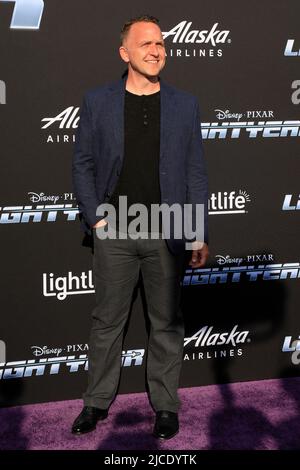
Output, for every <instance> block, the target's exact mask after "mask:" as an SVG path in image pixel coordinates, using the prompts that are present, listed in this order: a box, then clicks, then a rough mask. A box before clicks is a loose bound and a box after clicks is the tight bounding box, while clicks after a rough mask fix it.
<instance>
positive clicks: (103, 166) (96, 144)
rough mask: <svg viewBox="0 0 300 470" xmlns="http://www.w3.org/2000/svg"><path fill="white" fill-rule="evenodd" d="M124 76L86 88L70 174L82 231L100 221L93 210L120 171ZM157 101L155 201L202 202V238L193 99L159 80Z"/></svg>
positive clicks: (202, 185)
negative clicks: (157, 193)
mask: <svg viewBox="0 0 300 470" xmlns="http://www.w3.org/2000/svg"><path fill="white" fill-rule="evenodd" d="M126 78H127V77H126V76H125V77H124V78H122V79H121V80H118V81H117V82H113V83H110V84H108V85H105V86H102V87H99V88H96V89H95V90H91V91H89V92H87V93H86V94H85V96H84V99H83V104H82V108H81V113H80V121H79V126H78V129H77V133H76V143H75V151H74V157H73V164H72V174H73V187H74V193H75V196H76V199H77V202H78V206H79V210H80V213H81V222H82V225H83V228H84V230H85V231H86V232H87V233H91V227H92V226H93V225H95V224H96V222H98V221H99V220H101V217H99V216H97V215H96V209H97V207H98V205H100V204H101V203H103V202H108V200H109V199H110V197H111V195H112V193H113V191H114V188H115V187H116V184H117V181H118V178H119V175H120V172H121V168H122V163H123V156H124V99H125V86H126ZM160 105H161V119H160V122H161V124H160V126H161V134H160V161H159V183H160V189H161V203H167V204H168V205H171V204H173V203H179V204H181V205H182V206H183V204H185V203H191V204H193V205H194V204H196V203H198V204H204V206H205V231H204V233H205V236H204V241H205V242H207V241H208V229H207V225H208V224H207V219H208V217H207V214H208V210H207V204H208V189H207V173H206V167H205V162H204V157H203V146H202V138H201V130H200V111H199V106H198V101H197V98H196V97H194V96H193V95H191V94H189V93H187V92H185V91H181V90H178V89H176V88H174V87H172V86H170V85H168V84H167V83H165V82H164V81H163V80H162V79H160ZM166 241H167V243H168V245H169V248H170V249H171V251H172V252H174V253H180V252H182V251H184V249H185V245H184V243H185V242H184V239H181V240H178V239H173V238H172V235H171V239H170V240H166Z"/></svg>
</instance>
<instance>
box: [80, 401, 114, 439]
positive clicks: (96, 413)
mask: <svg viewBox="0 0 300 470" xmlns="http://www.w3.org/2000/svg"><path fill="white" fill-rule="evenodd" d="M107 416H108V410H101V409H100V408H95V407H94V406H84V407H83V409H82V411H81V413H80V415H79V416H77V418H76V419H75V421H74V423H73V426H72V433H73V434H84V433H86V432H90V431H93V430H94V429H96V424H97V422H98V421H102V420H103V419H105V418H107Z"/></svg>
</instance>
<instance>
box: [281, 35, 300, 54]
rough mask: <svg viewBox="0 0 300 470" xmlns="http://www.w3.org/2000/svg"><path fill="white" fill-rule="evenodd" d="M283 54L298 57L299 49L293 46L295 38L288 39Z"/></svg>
mask: <svg viewBox="0 0 300 470" xmlns="http://www.w3.org/2000/svg"><path fill="white" fill-rule="evenodd" d="M284 55H285V56H286V57H300V49H297V47H296V46H295V39H288V40H287V43H286V46H285V49H284Z"/></svg>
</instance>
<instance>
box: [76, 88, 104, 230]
mask: <svg viewBox="0 0 300 470" xmlns="http://www.w3.org/2000/svg"><path fill="white" fill-rule="evenodd" d="M72 179H73V189H74V193H75V197H76V200H77V203H78V207H79V211H80V215H81V218H83V219H84V220H83V221H84V222H85V224H84V225H85V227H86V228H87V231H88V232H89V231H90V230H91V227H92V226H93V225H95V224H96V223H97V222H98V221H99V220H101V218H102V217H98V216H96V210H97V207H98V205H99V201H98V197H97V192H96V179H95V165H94V158H93V153H92V119H91V111H90V106H89V102H88V96H87V95H85V96H84V98H83V103H82V107H81V112H80V120H79V126H78V129H77V132H76V139H75V148H74V154H73V161H72Z"/></svg>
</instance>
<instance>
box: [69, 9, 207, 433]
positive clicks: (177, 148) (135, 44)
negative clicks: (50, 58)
mask: <svg viewBox="0 0 300 470" xmlns="http://www.w3.org/2000/svg"><path fill="white" fill-rule="evenodd" d="M119 52H120V56H121V58H122V59H123V61H124V62H126V63H127V65H128V72H127V74H125V76H124V77H123V79H122V80H119V81H118V82H117V83H113V84H109V85H106V86H104V87H101V88H98V89H96V90H94V91H91V92H89V93H87V95H86V96H85V99H84V102H83V107H82V111H81V118H80V124H79V128H78V133H77V137H76V147H75V154H74V160H73V180H74V190H75V195H76V198H77V201H78V205H79V209H80V211H81V214H82V223H83V225H84V228H85V230H86V231H88V232H89V233H93V237H94V255H93V273H94V280H95V290H96V307H95V309H94V310H93V313H92V317H93V325H92V329H91V335H90V343H89V347H90V350H89V380H88V388H87V390H86V393H85V394H84V396H83V398H84V408H83V410H82V412H81V413H80V415H79V416H78V417H77V418H76V420H75V421H74V424H73V427H72V432H73V433H75V434H82V433H85V432H89V431H92V430H93V429H95V427H96V423H97V422H98V421H99V420H103V419H105V418H106V417H107V415H108V408H109V406H110V404H111V403H112V401H113V399H114V397H115V394H116V391H117V387H118V382H119V376H120V367H121V353H122V340H123V332H124V327H125V324H126V321H127V318H128V313H129V309H130V303H131V298H132V293H133V289H134V287H135V285H136V284H137V281H138V277H139V272H140V271H141V273H142V277H143V283H144V287H145V294H146V300H147V306H148V313H149V319H150V323H151V331H150V335H149V345H148V357H147V382H148V386H149V396H150V401H151V404H152V407H153V408H154V410H155V412H156V419H155V425H154V430H153V434H154V436H156V437H158V438H161V439H169V438H171V437H173V436H174V435H175V434H176V433H177V432H178V430H179V422H178V409H179V406H180V402H179V399H178V395H177V389H178V382H179V374H180V368H181V363H182V353H183V342H184V327H183V319H182V314H181V311H180V308H179V300H180V280H181V275H182V273H183V266H184V252H185V238H184V236H183V237H181V238H176V237H175V236H174V233H173V232H174V231H172V229H171V232H170V236H169V237H168V238H167V237H166V239H164V237H163V236H161V235H162V233H164V231H165V225H166V222H167V221H166V220H164V219H163V220H162V225H161V224H160V223H159V224H158V230H157V233H156V235H157V234H158V235H159V236H158V237H157V236H156V237H153V238H151V237H148V238H142V237H141V238H134V237H131V236H130V233H131V232H130V230H129V226H128V227H127V229H128V230H127V229H126V230H125V231H123V234H124V233H126V238H122V239H121V237H120V238H114V237H111V238H109V237H108V238H105V237H104V236H103V234H104V232H105V231H107V230H109V229H110V228H111V227H110V222H108V219H107V214H106V215H105V216H104V215H103V213H102V212H99V208H98V211H97V207H98V206H99V205H101V204H102V203H106V202H109V203H111V204H112V205H113V207H115V208H116V209H117V208H119V201H120V197H121V196H126V197H127V200H128V202H129V203H130V204H134V203H140V204H144V206H145V207H146V208H147V209H149V211H150V210H151V206H153V204H157V203H158V204H159V203H164V204H168V205H172V204H174V203H177V204H178V206H179V207H183V205H184V204H185V203H189V204H191V206H192V207H193V210H194V208H195V206H196V204H203V205H204V215H205V217H204V218H205V230H204V239H201V240H199V239H197V238H196V240H194V245H193V248H194V249H193V251H191V261H190V265H191V266H192V267H193V268H197V267H201V266H204V264H205V262H206V260H207V257H208V246H207V199H208V196H207V178H206V172H205V166H204V161H203V152H202V142H201V135H200V119H199V108H198V104H197V100H196V98H194V97H193V96H192V95H190V94H189V93H185V92H183V91H179V90H176V89H175V88H173V87H171V86H169V85H167V84H166V83H165V82H164V81H162V80H161V79H160V77H159V74H160V72H161V70H162V69H163V67H164V65H165V61H166V52H165V46H164V40H163V37H162V33H161V30H160V28H159V26H158V20H157V19H156V18H154V17H151V16H142V17H138V18H135V19H132V20H130V21H129V22H127V23H126V24H125V25H124V27H123V29H122V33H121V46H120V48H119ZM118 230H119V232H118ZM120 232H121V230H120V226H118V227H116V230H115V231H114V233H115V234H116V233H120ZM147 234H148V235H149V236H151V234H152V231H151V230H148V232H147ZM198 242H200V243H198ZM195 243H196V244H195Z"/></svg>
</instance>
